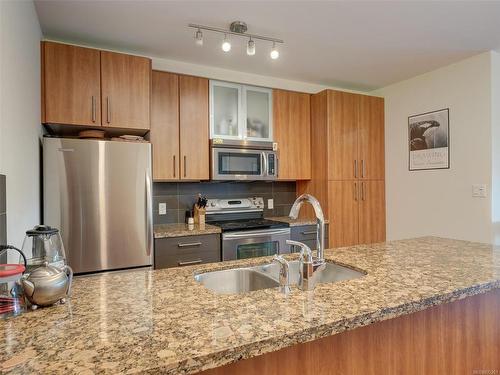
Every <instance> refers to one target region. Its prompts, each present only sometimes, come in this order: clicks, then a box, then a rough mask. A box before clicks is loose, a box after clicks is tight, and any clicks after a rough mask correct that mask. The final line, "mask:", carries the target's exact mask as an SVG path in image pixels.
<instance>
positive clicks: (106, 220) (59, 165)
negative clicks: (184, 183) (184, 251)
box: [43, 137, 153, 273]
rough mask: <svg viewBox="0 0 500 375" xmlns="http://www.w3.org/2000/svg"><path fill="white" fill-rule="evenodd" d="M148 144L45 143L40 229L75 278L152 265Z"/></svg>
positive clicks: (60, 140) (51, 140)
mask: <svg viewBox="0 0 500 375" xmlns="http://www.w3.org/2000/svg"><path fill="white" fill-rule="evenodd" d="M151 189H152V182H151V145H150V144H149V143H132V142H119V141H118V142H117V141H105V140H89V139H70V138H50V137H45V138H44V139H43V198H44V199H43V217H44V224H47V225H50V226H54V227H56V228H59V229H60V231H61V236H62V239H63V243H64V247H65V250H66V256H67V258H68V264H69V265H70V266H71V267H72V268H73V270H74V272H75V273H85V272H95V271H103V270H114V269H122V268H130V267H138V266H148V265H151V264H152V258H153V223H152V221H153V217H152V196H151V194H152V193H151Z"/></svg>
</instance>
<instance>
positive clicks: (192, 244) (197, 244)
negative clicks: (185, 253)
mask: <svg viewBox="0 0 500 375" xmlns="http://www.w3.org/2000/svg"><path fill="white" fill-rule="evenodd" d="M201 245H202V243H201V242H190V243H179V244H177V246H178V247H189V246H201Z"/></svg>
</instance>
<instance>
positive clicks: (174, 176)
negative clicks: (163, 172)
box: [172, 155, 176, 178]
mask: <svg viewBox="0 0 500 375" xmlns="http://www.w3.org/2000/svg"><path fill="white" fill-rule="evenodd" d="M172 164H173V167H174V178H175V169H176V168H175V155H174V157H173V162H172Z"/></svg>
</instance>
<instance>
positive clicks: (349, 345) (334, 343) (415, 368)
mask: <svg viewBox="0 0 500 375" xmlns="http://www.w3.org/2000/svg"><path fill="white" fill-rule="evenodd" d="M272 374H286V375H309V374H311V375H312V374H314V375H327V374H328V375H330V374H331V375H333V374H335V375H351V374H352V375H379V374H380V375H392V374H394V375H396V374H397V375H434V374H436V375H461V374H468V375H474V374H478V375H479V374H482V375H500V290H499V289H497V290H494V291H492V292H488V293H486V294H482V295H478V296H473V297H468V298H466V299H463V300H460V301H456V302H452V303H448V304H444V305H440V306H435V307H432V308H429V309H426V310H424V311H420V312H417V313H414V314H410V315H406V316H402V317H399V318H395V319H390V320H386V321H383V322H379V323H375V324H372V325H369V326H366V327H362V328H358V329H355V330H353V331H347V332H343V333H341V334H338V335H334V336H330V337H326V338H324V339H320V340H316V341H312V342H309V343H304V344H299V345H295V346H292V347H289V348H285V349H282V350H280V351H277V352H273V353H268V354H264V355H261V356H258V357H253V358H250V359H247V360H243V361H239V362H236V363H233V364H229V365H226V366H223V367H219V368H216V369H212V370H208V371H205V372H202V373H200V375H272Z"/></svg>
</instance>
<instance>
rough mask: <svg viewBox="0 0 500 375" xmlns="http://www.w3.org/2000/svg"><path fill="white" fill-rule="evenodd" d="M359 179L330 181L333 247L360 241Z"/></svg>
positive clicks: (330, 234) (329, 217)
mask: <svg viewBox="0 0 500 375" xmlns="http://www.w3.org/2000/svg"><path fill="white" fill-rule="evenodd" d="M360 189H361V184H360V182H359V181H330V182H329V183H328V204H329V207H330V211H329V215H328V219H329V220H330V226H329V228H330V229H329V237H330V246H331V247H341V246H350V245H356V244H358V243H359V220H360V219H359V210H358V206H359V199H360V195H361V194H360Z"/></svg>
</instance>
